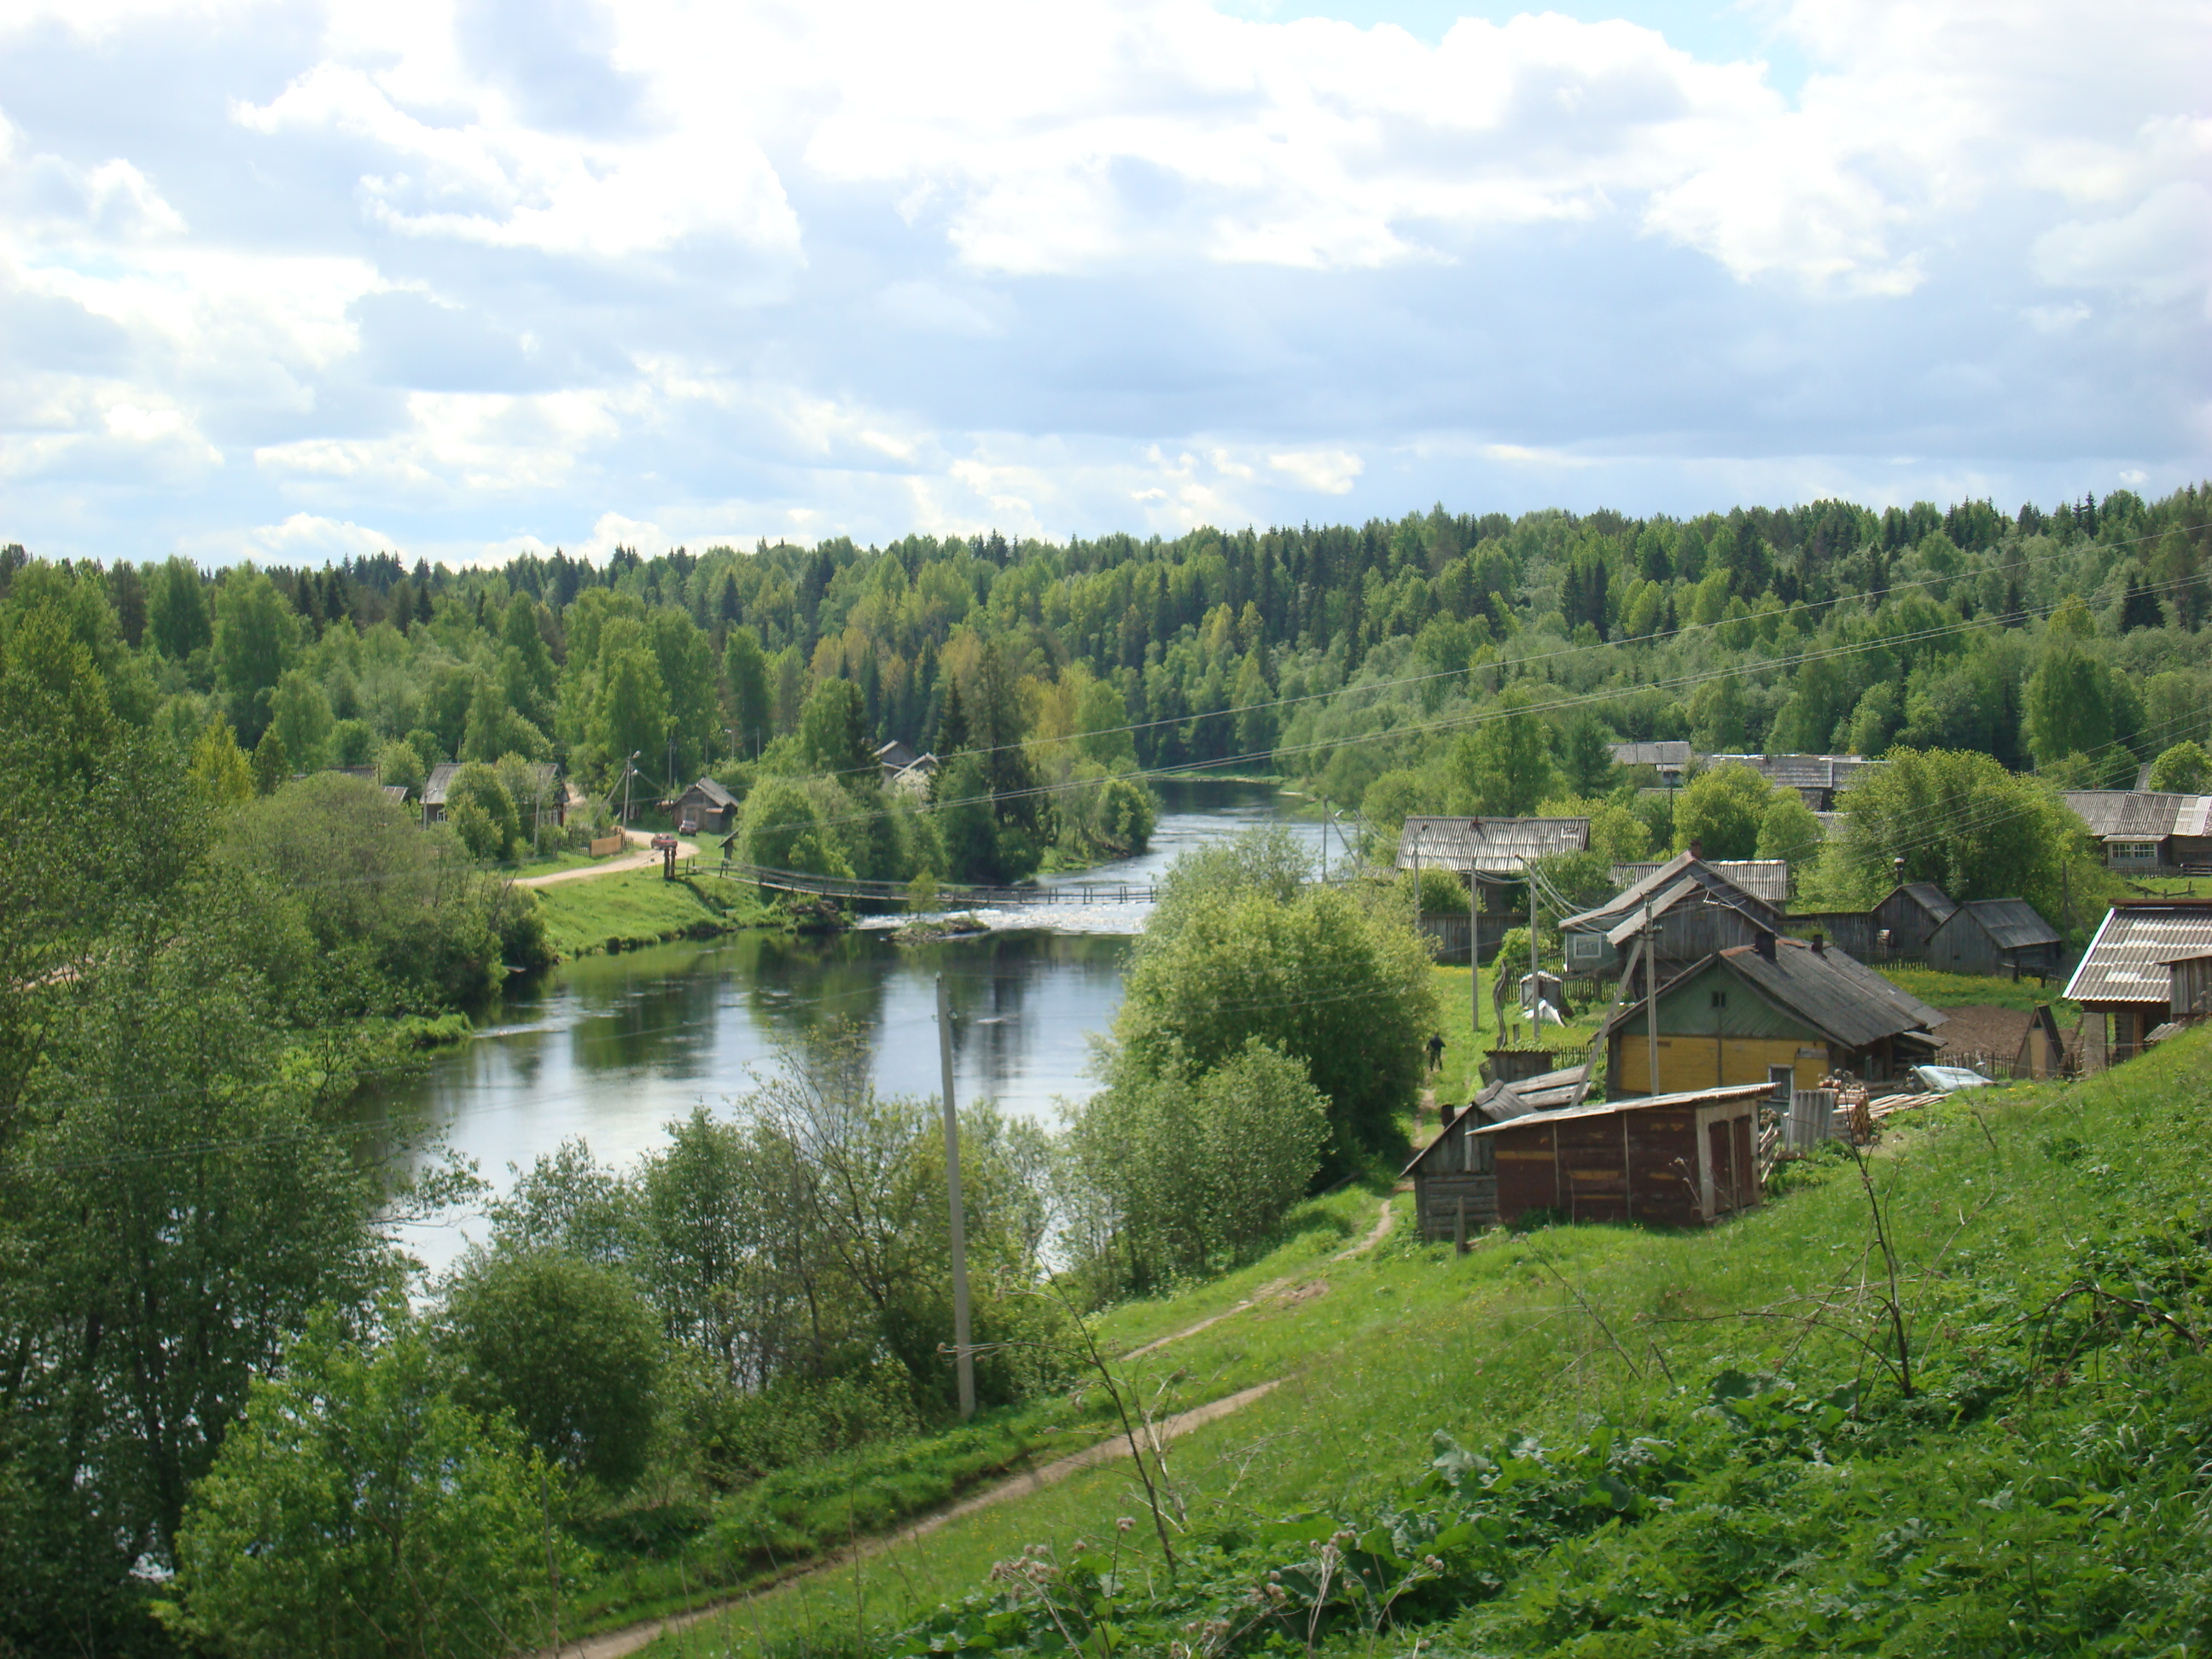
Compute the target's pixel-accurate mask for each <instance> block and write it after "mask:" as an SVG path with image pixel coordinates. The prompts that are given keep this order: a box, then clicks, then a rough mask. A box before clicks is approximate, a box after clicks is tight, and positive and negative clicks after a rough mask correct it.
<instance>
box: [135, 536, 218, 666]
mask: <svg viewBox="0 0 2212 1659" xmlns="http://www.w3.org/2000/svg"><path fill="white" fill-rule="evenodd" d="M146 623H147V634H148V635H149V637H150V638H151V640H152V641H153V644H154V648H155V650H157V651H159V652H160V653H161V654H162V655H163V656H165V657H167V659H169V660H170V661H171V662H176V663H182V662H187V661H189V660H191V655H192V653H194V652H195V651H204V650H206V649H207V648H208V647H210V646H211V645H213V644H214V643H215V622H214V618H213V617H212V615H211V614H210V611H209V608H208V599H207V587H206V585H205V584H204V583H203V582H202V581H201V580H200V573H199V571H198V570H197V568H195V567H194V566H193V565H192V563H191V561H190V560H188V559H179V558H176V557H172V558H170V559H169V560H168V561H167V562H166V563H164V564H163V565H161V567H160V568H157V569H156V570H155V572H154V574H153V579H152V580H151V581H150V582H149V584H148V594H147V617H146Z"/></svg>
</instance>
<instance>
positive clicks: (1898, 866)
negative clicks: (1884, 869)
mask: <svg viewBox="0 0 2212 1659" xmlns="http://www.w3.org/2000/svg"><path fill="white" fill-rule="evenodd" d="M1889 869H1890V873H1891V874H1892V875H1893V876H1895V877H1896V878H1897V884H1898V885H1899V887H1902V886H1904V885H1905V860H1903V859H1902V858H1894V859H1892V860H1890V861H1889Z"/></svg>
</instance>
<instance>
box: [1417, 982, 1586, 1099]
mask: <svg viewBox="0 0 2212 1659" xmlns="http://www.w3.org/2000/svg"><path fill="white" fill-rule="evenodd" d="M1430 971H1431V973H1433V974H1434V975H1435V976H1436V987H1437V1013H1438V1015H1439V1017H1440V1021H1441V1023H1440V1024H1438V1026H1437V1031H1438V1034H1439V1035H1441V1036H1443V1040H1444V1068H1443V1075H1442V1076H1441V1077H1440V1078H1438V1079H1437V1080H1436V1081H1437V1088H1438V1091H1439V1097H1440V1098H1449V1099H1450V1100H1452V1101H1454V1102H1455V1103H1462V1104H1464V1103H1466V1102H1468V1101H1469V1100H1472V1099H1473V1098H1474V1096H1475V1095H1476V1093H1478V1092H1479V1091H1480V1090H1481V1088H1482V1074H1481V1072H1480V1069H1479V1068H1480V1061H1481V1059H1482V1056H1483V1055H1484V1054H1488V1053H1489V1052H1490V1051H1491V1050H1492V1048H1497V1047H1498V1023H1497V1018H1496V1009H1495V1008H1494V1006H1492V1002H1491V1000H1490V998H1491V989H1492V986H1493V985H1494V984H1495V983H1496V977H1497V976H1496V975H1494V974H1493V973H1492V970H1491V969H1488V968H1484V969H1480V970H1479V971H1480V975H1481V985H1480V996H1481V998H1482V1030H1481V1033H1480V1041H1479V1042H1477V1041H1475V1040H1474V1038H1473V1036H1471V1035H1470V1021H1471V1011H1470V1010H1469V1008H1468V970H1467V969H1464V968H1445V967H1439V968H1435V969H1431V970H1430ZM1605 994H1606V993H1605V992H1604V991H1602V990H1601V991H1600V993H1599V995H1600V997H1601V998H1602V997H1603V996H1604V995H1605ZM1507 999H1508V1006H1507V1008H1506V1011H1505V1017H1506V1019H1507V1021H1508V1022H1509V1024H1510V1025H1511V1026H1513V1027H1517V1030H1518V1033H1519V1039H1520V1041H1519V1044H1518V1045H1516V1046H1525V1047H1528V1048H1548V1049H1550V1050H1551V1051H1552V1052H1553V1054H1566V1055H1570V1056H1571V1058H1570V1059H1568V1060H1566V1061H1565V1064H1567V1065H1570V1066H1572V1065H1578V1064H1580V1063H1581V1060H1582V1056H1583V1055H1584V1054H1587V1053H1588V1052H1589V1045H1590V1042H1591V1040H1592V1039H1593V1038H1594V1037H1595V1036H1597V1032H1598V1028H1599V1026H1601V1024H1604V1023H1605V1014H1606V1009H1607V1005H1606V1004H1605V1003H1604V1002H1602V1001H1600V1002H1599V1003H1597V1004H1595V1006H1584V1005H1583V1004H1581V1003H1577V1004H1576V1006H1577V1008H1579V1009H1581V1011H1582V1012H1580V1013H1579V1014H1578V1015H1577V1017H1576V1018H1573V1019H1571V1020H1569V1021H1568V1022H1567V1024H1565V1026H1564V1027H1561V1026H1558V1025H1547V1026H1545V1027H1544V1028H1543V1032H1542V1035H1541V1036H1537V1035H1535V1034H1534V1032H1532V1031H1531V1030H1530V1029H1529V1026H1528V1022H1527V1021H1526V1020H1524V1019H1522V1018H1520V1017H1519V1015H1520V1011H1519V1008H1518V1007H1517V1006H1514V1005H1513V1003H1512V1000H1511V999H1512V991H1511V988H1510V987H1508V990H1507ZM1570 1000H1571V999H1570Z"/></svg>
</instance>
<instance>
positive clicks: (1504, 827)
mask: <svg viewBox="0 0 2212 1659" xmlns="http://www.w3.org/2000/svg"><path fill="white" fill-rule="evenodd" d="M1587 848H1589V819H1588V818H1480V817H1467V818H1444V817H1409V818H1407V820H1406V822H1405V824H1404V825H1403V827H1402V828H1401V829H1400V830H1399V831H1398V856H1397V859H1396V861H1395V864H1394V866H1393V868H1395V869H1398V870H1402V871H1420V870H1449V872H1451V873H1452V874H1454V875H1455V876H1457V877H1459V878H1461V879H1462V881H1466V882H1469V883H1472V884H1474V885H1476V886H1477V887H1480V888H1483V889H1486V890H1489V892H1490V894H1491V896H1492V902H1486V903H1483V904H1480V905H1479V906H1478V907H1476V912H1475V915H1474V916H1473V917H1470V916H1469V915H1468V914H1467V913H1466V912H1464V911H1460V912H1455V913H1453V914H1450V915H1424V916H1423V917H1422V918H1421V931H1422V932H1423V933H1425V934H1426V935H1427V936H1428V937H1430V938H1431V939H1435V940H1436V942H1437V957H1438V959H1439V960H1441V961H1445V962H1451V961H1462V962H1463V961H1465V960H1466V959H1467V949H1468V927H1469V924H1470V921H1472V922H1473V923H1474V926H1475V927H1478V928H1479V929H1480V938H1479V939H1477V940H1476V941H1475V943H1476V947H1477V950H1478V952H1479V956H1480V960H1481V961H1484V962H1487V961H1489V960H1490V959H1491V958H1492V957H1494V956H1496V955H1497V954H1498V942H1499V941H1500V940H1502V939H1504V937H1505V935H1506V933H1507V932H1508V931H1509V930H1510V929H1511V928H1514V927H1523V926H1526V925H1527V922H1528V912H1527V911H1526V910H1525V909H1524V908H1520V906H1521V905H1522V903H1525V900H1521V899H1519V897H1518V896H1519V895H1520V894H1522V893H1524V892H1525V891H1526V890H1527V888H1526V884H1525V881H1524V877H1525V876H1526V874H1527V872H1528V866H1529V864H1530V863H1531V862H1532V861H1534V860H1537V859H1541V858H1550V857H1552V856H1553V855H1554V854H1559V853H1580V852H1583V851H1584V850H1586V849H1587ZM1509 894H1510V895H1511V896H1509Z"/></svg>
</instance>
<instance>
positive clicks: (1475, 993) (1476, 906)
mask: <svg viewBox="0 0 2212 1659" xmlns="http://www.w3.org/2000/svg"><path fill="white" fill-rule="evenodd" d="M1467 1030H1468V1036H1469V1037H1471V1038H1472V1039H1473V1040H1474V1054H1471V1055H1470V1056H1469V1057H1468V1063H1469V1064H1470V1065H1476V1066H1479V1065H1480V1060H1481V1054H1482V877H1481V873H1480V872H1479V871H1477V870H1476V869H1475V867H1474V852H1473V851H1472V850H1471V849H1470V850H1469V852H1468V858H1467ZM1475 1075H1476V1076H1477V1077H1480V1076H1481V1075H1482V1073H1480V1071H1479V1070H1478V1071H1477V1072H1476V1073H1475Z"/></svg>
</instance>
